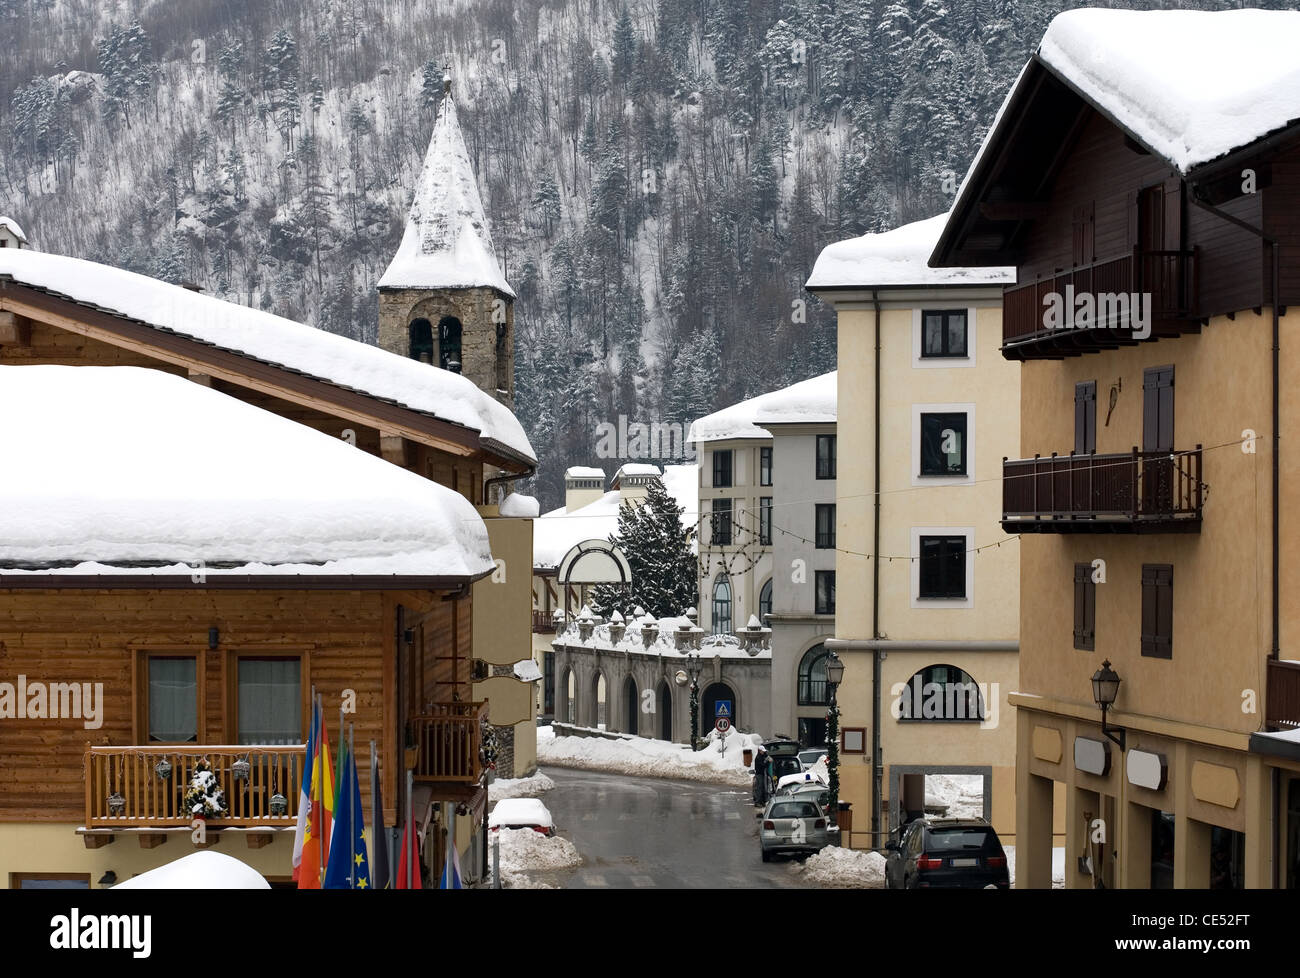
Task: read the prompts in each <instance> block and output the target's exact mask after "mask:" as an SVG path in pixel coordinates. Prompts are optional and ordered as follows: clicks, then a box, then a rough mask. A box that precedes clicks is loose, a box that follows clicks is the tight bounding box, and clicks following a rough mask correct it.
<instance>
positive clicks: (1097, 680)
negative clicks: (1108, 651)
mask: <svg viewBox="0 0 1300 978" xmlns="http://www.w3.org/2000/svg"><path fill="white" fill-rule="evenodd" d="M1119 684H1120V678H1119V674H1118V673H1117V672H1115V670H1114V669H1112V668H1111V667H1110V660H1109V659H1105V660H1103V661H1102V663H1101V668H1100V669H1098V670H1097V671H1096V672H1094V673H1093V674H1092V699H1093V702H1094V703H1096V704H1097V705H1098V706H1099V707H1101V732H1102V735H1103V736H1104V737H1106V738H1108V739H1109V740H1110V741H1111V742H1113V743H1115V744H1117V745H1118V746H1119V749H1120V750H1121V751H1123V750H1124V744H1125V742H1126V741H1127V740H1128V731H1126V730H1125V729H1124V728H1123V727H1110V728H1107V726H1106V711H1107V710H1109V709H1110V708H1111V707H1112V706H1114V705H1115V697H1116V696H1118V695H1119Z"/></svg>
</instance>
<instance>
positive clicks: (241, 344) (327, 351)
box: [0, 248, 537, 461]
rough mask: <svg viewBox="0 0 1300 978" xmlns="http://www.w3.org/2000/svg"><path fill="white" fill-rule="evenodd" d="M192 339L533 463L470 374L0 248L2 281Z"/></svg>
mask: <svg viewBox="0 0 1300 978" xmlns="http://www.w3.org/2000/svg"><path fill="white" fill-rule="evenodd" d="M4 277H8V278H12V279H13V280H14V281H15V282H19V283H22V284H24V285H29V286H32V287H33V288H38V289H44V290H46V291H48V292H53V293H56V294H59V295H65V296H67V297H68V298H70V299H72V300H73V301H74V302H80V303H82V304H84V305H88V306H94V307H96V308H99V309H104V310H107V311H108V312H111V313H113V314H115V315H118V316H123V317H125V318H127V319H134V320H138V321H139V322H142V323H144V324H146V325H148V326H152V327H154V328H155V329H161V330H165V331H166V332H169V333H177V334H179V335H181V336H187V337H193V338H195V339H197V340H201V341H202V342H203V343H205V344H209V345H211V346H214V347H217V348H219V349H223V350H231V351H233V352H235V353H239V354H241V355H243V356H247V357H251V358H252V359H254V360H260V361H262V362H264V363H270V364H274V365H276V366H282V367H285V368H288V369H289V370H292V371H294V372H296V373H302V374H306V375H307V376H308V377H313V378H316V379H318V380H323V381H326V382H327V383H331V384H334V385H336V386H338V387H342V388H345V389H352V390H356V391H361V392H362V393H364V394H368V395H370V396H372V397H377V398H380V399H382V400H388V401H394V402H396V403H397V404H400V405H401V406H403V407H406V408H410V409H411V410H413V411H420V412H422V413H425V414H429V415H432V416H434V417H437V418H441V419H443V420H445V421H451V422H453V423H455V424H459V425H463V426H465V427H467V428H472V429H474V430H475V431H478V432H479V433H480V434H481V435H482V437H483V438H485V439H489V440H491V441H494V442H498V443H500V444H501V445H504V446H505V447H506V448H508V449H510V450H511V451H513V452H515V453H516V454H518V455H520V456H521V457H523V458H526V459H529V460H532V461H535V460H536V458H537V455H536V453H534V451H533V447H532V445H531V444H529V441H528V436H527V435H525V434H524V429H523V426H522V425H520V424H519V420H518V419H517V418H516V417H515V416H514V414H513V413H512V412H511V411H510V409H509V408H507V407H506V406H505V405H504V404H502V403H501V402H499V401H498V400H496V398H494V397H490V396H488V395H487V394H485V393H484V392H483V391H481V390H479V388H478V387H477V386H476V385H475V384H474V383H473V381H471V380H470V379H469V378H468V377H463V376H461V375H460V374H454V373H451V372H450V371H447V370H442V369H440V368H438V367H435V366H432V365H430V364H427V363H420V362H419V361H417V360H412V359H411V358H410V357H403V356H398V355H397V354H396V353H389V352H388V351H387V350H381V349H379V347H377V346H370V345H369V344H367V343H359V342H357V341H356V340H352V339H348V338H347V337H346V336H337V335H335V334H333V333H327V332H325V330H323V329H315V328H313V327H311V326H307V325H305V324H303V323H296V322H294V321H293V320H291V319H283V318H281V317H280V316H274V315H272V314H271V313H269V312H262V311H261V310H260V309H251V308H249V307H247V306H241V305H238V304H237V303H234V302H226V301H225V300H223V299H218V298H216V297H214V296H210V295H204V294H203V293H201V292H191V291H190V290H189V289H184V288H181V287H180V286H179V285H170V284H168V283H167V282H160V281H158V280H157V279H153V278H149V277H148V276H145V275H137V274H136V273H134V272H128V271H124V270H123V269H120V268H113V267H111V266H109V265H101V264H99V263H98V262H92V261H85V260H83V259H80V258H69V257H67V256H65V255H50V254H44V253H42V252H37V251H30V250H26V249H21V250H20V249H18V248H0V278H4Z"/></svg>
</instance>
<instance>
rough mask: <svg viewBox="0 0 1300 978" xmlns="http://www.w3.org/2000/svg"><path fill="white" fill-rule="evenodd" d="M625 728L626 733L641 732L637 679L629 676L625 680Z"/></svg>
mask: <svg viewBox="0 0 1300 978" xmlns="http://www.w3.org/2000/svg"><path fill="white" fill-rule="evenodd" d="M623 710H624V714H623V716H624V719H623V730H624V732H625V733H630V734H639V733H640V732H641V730H640V724H639V723H638V722H637V721H638V719H639V718H640V716H641V708H640V702H639V697H638V696H637V695H636V680H635V679H633V678H632V677H631V676H628V677H627V678H626V679H625V680H623Z"/></svg>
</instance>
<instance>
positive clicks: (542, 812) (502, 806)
mask: <svg viewBox="0 0 1300 978" xmlns="http://www.w3.org/2000/svg"><path fill="white" fill-rule="evenodd" d="M521 825H526V826H533V825H535V826H537V827H538V828H543V829H553V828H555V821H554V819H552V818H551V812H550V809H548V808H547V807H546V806H545V805H543V804H542V802H541V800H540V799H538V798H503V799H502V800H501V801H499V802H497V803H496V807H495V808H493V809H492V814H491V815H489V816H488V828H491V829H495V828H501V827H502V826H506V827H511V826H521Z"/></svg>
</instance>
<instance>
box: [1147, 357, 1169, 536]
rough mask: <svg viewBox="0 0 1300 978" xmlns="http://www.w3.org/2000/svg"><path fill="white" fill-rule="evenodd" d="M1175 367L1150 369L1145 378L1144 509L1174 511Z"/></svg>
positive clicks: (1163, 511) (1149, 511) (1161, 511)
mask: <svg viewBox="0 0 1300 978" xmlns="http://www.w3.org/2000/svg"><path fill="white" fill-rule="evenodd" d="M1173 450H1174V368H1173V367H1172V366H1169V367H1149V368H1148V369H1147V370H1145V371H1144V372H1143V375H1142V451H1143V453H1144V459H1143V465H1142V509H1143V511H1144V512H1146V513H1172V512H1173V509H1174V460H1173V458H1172V456H1171V455H1170V454H1169V453H1172V452H1173Z"/></svg>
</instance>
